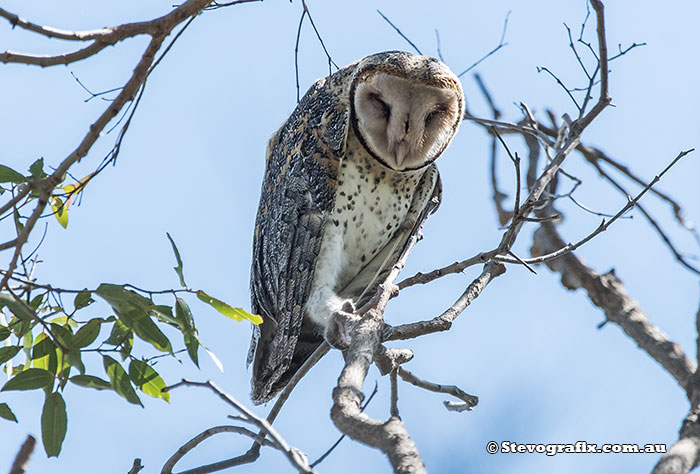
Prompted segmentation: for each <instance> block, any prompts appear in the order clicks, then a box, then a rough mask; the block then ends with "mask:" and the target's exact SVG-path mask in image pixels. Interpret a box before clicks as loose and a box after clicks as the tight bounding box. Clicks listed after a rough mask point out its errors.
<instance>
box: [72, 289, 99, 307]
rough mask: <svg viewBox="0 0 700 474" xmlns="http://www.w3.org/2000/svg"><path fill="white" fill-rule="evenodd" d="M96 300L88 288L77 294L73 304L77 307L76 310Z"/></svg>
mask: <svg viewBox="0 0 700 474" xmlns="http://www.w3.org/2000/svg"><path fill="white" fill-rule="evenodd" d="M94 302H95V300H93V299H92V293H90V292H89V291H87V290H83V291H81V292H80V293H78V294H77V295H75V299H74V300H73V306H74V307H75V309H76V310H78V309H81V308H84V307H86V306H88V305H90V304H92V303H94Z"/></svg>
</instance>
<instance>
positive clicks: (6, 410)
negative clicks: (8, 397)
mask: <svg viewBox="0 0 700 474" xmlns="http://www.w3.org/2000/svg"><path fill="white" fill-rule="evenodd" d="M0 417H2V418H5V419H6V420H10V421H14V422H15V423H17V417H16V416H15V414H14V413H12V410H10V406H9V405H8V404H7V403H0Z"/></svg>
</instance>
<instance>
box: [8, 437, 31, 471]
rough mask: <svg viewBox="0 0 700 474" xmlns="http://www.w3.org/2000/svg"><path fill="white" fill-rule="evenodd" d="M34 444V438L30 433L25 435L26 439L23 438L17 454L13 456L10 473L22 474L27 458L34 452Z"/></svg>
mask: <svg viewBox="0 0 700 474" xmlns="http://www.w3.org/2000/svg"><path fill="white" fill-rule="evenodd" d="M34 446H36V439H35V438H34V436H32V435H27V439H26V440H24V443H22V447H21V448H19V452H18V453H17V456H15V460H14V462H13V463H12V467H11V468H10V474H24V471H25V469H26V468H27V463H28V462H29V458H31V456H32V453H33V452H34Z"/></svg>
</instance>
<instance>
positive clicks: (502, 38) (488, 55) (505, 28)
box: [457, 10, 511, 77]
mask: <svg viewBox="0 0 700 474" xmlns="http://www.w3.org/2000/svg"><path fill="white" fill-rule="evenodd" d="M510 13H511V12H510V10H509V11H508V13H506V19H505V20H504V21H503V31H501V39H500V40H499V41H498V46H496V47H495V48H493V49H492V50H491V51H489V52H488V53H486V54H485V55H484V56H482V57H481V59H479V60H478V61H476V62H475V63H474V64H472V65H471V66H469V67H468V68H466V69H465V70H464V71H462V72H460V73H459V74H457V77H462V76H463V75H465V74H466V73H468V72H469V71H471V70H472V69H474V68H475V67H477V66H478V65H479V64H481V63H482V62H484V61H485V60H486V59H488V58H489V57H490V56H493V55H494V54H495V53H496V52H497V51H498V50H499V49H501V48H503V47H504V46H508V43H506V42H504V40H505V39H506V31H507V30H508V18H509V17H510Z"/></svg>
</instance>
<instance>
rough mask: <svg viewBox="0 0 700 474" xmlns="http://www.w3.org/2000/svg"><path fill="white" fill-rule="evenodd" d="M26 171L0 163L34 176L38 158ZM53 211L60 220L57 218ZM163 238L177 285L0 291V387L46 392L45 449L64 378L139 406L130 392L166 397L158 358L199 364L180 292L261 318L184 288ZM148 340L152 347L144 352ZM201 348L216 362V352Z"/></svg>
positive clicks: (53, 432) (54, 449)
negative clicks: (0, 380)
mask: <svg viewBox="0 0 700 474" xmlns="http://www.w3.org/2000/svg"><path fill="white" fill-rule="evenodd" d="M30 174H31V175H30V176H29V177H24V176H23V175H21V174H20V173H17V172H15V171H14V170H11V169H10V168H7V167H2V166H0V183H2V182H12V183H21V182H27V181H28V180H31V179H40V178H41V177H42V176H45V175H43V161H41V160H39V161H37V162H35V163H34V164H33V165H32V167H31V169H30ZM70 186H72V185H70ZM66 188H68V189H66ZM63 189H64V190H66V192H72V191H74V190H75V189H70V188H69V186H64V187H63ZM69 201H70V197H69V198H67V199H65V200H64V201H63V203H64V204H63V212H64V214H63V215H64V216H66V219H67V210H68V204H69ZM54 211H55V213H56V214H58V211H57V210H54ZM56 217H57V218H59V221H60V219H61V217H60V216H58V215H57V216H56ZM66 222H67V221H66ZM168 240H169V241H170V244H171V246H172V249H173V253H174V254H175V258H176V261H177V266H176V267H174V270H175V272H176V274H177V275H178V279H179V281H180V283H181V284H182V285H183V288H180V289H172V290H164V291H157V292H152V291H147V290H141V289H138V288H136V287H133V286H131V285H117V284H112V283H103V284H101V285H99V286H98V287H97V288H95V289H87V288H83V289H80V290H68V289H57V288H53V287H51V286H48V285H39V284H35V283H33V282H31V281H21V280H20V282H22V283H24V287H23V289H22V290H21V291H13V292H10V291H3V292H0V311H2V312H4V314H5V315H7V316H9V321H7V323H6V324H5V323H0V341H4V342H2V344H4V346H3V347H0V367H3V369H4V371H5V373H7V374H8V375H10V376H11V378H10V379H9V380H8V381H7V382H6V383H5V384H4V385H3V386H2V388H1V389H0V393H1V392H7V391H22V390H43V391H44V392H45V395H46V398H45V402H44V407H43V410H42V414H41V427H42V441H43V444H44V450H45V451H46V454H47V455H48V456H58V455H59V453H60V452H61V446H62V444H63V441H64V439H65V436H66V432H67V426H68V415H67V413H68V412H67V410H66V402H65V400H64V398H63V395H62V392H63V390H64V388H65V386H66V384H67V383H68V382H71V384H72V385H73V386H75V387H83V388H90V389H94V390H111V391H114V392H116V393H117V394H119V395H120V396H121V397H123V398H124V399H125V400H126V401H128V402H129V403H132V404H135V405H140V406H143V403H142V401H141V399H140V398H139V396H138V394H137V391H140V392H142V393H145V394H146V395H149V396H150V397H153V398H159V399H162V400H165V401H166V402H169V401H170V393H169V392H167V391H164V390H163V389H164V388H166V386H167V385H166V382H165V380H163V378H162V377H161V375H160V374H159V373H158V371H157V370H156V368H155V367H154V364H155V362H156V361H157V360H158V358H159V357H163V356H166V357H176V354H178V353H180V352H186V353H187V355H188V356H189V358H190V359H191V360H192V362H193V363H194V364H195V365H197V366H199V357H198V353H199V348H200V346H202V342H201V340H200V338H199V335H198V333H197V327H196V325H195V318H194V315H193V313H192V310H191V309H190V307H189V305H188V303H187V302H186V301H185V299H184V298H183V297H182V296H180V295H187V294H191V295H197V297H198V298H199V299H200V300H202V301H204V302H205V303H207V304H208V305H210V306H212V307H214V308H215V309H216V310H217V311H219V312H220V313H222V314H224V315H226V316H228V317H231V318H234V319H236V320H238V321H242V320H244V319H247V320H250V321H253V322H254V323H256V324H259V322H261V321H262V319H261V318H260V317H259V316H256V315H251V314H249V313H247V312H245V311H244V310H242V309H240V308H233V307H231V306H229V305H228V304H226V303H224V302H223V301H221V300H218V299H216V298H213V297H210V296H209V295H207V294H206V293H205V292H204V291H201V290H199V291H197V290H192V289H190V288H188V287H186V286H185V277H184V273H183V269H184V265H183V263H182V259H181V257H180V252H179V251H178V249H177V247H176V245H175V242H174V241H173V239H172V238H171V237H170V235H168ZM65 295H71V297H72V307H70V306H69V305H65V304H63V300H64V298H62V296H65ZM158 295H160V298H161V299H163V298H172V300H170V301H171V304H170V305H168V304H162V303H163V301H159V302H156V301H154V298H155V297H156V296H158ZM66 301H70V300H69V299H66ZM97 301H104V302H105V303H106V304H107V307H108V309H109V310H111V312H113V315H111V316H108V317H103V316H98V315H96V314H95V313H96V312H103V311H104V304H102V303H100V304H96V302H97ZM83 314H85V315H86V316H87V317H85V316H82V315H83ZM0 321H2V320H1V319H0ZM173 331H174V332H175V333H180V334H181V337H182V340H183V343H184V348H183V349H180V350H177V351H176V350H174V349H173V344H172V343H171V341H170V338H169V335H172V334H173ZM135 340H140V341H143V342H146V343H148V345H145V346H139V347H143V348H146V352H144V353H143V354H134V353H133V352H134V351H133V350H134V343H135ZM149 347H150V348H152V349H153V350H152V351H150V352H151V354H150V355H149V354H148V348H149ZM205 350H206V351H207V352H208V353H209V354H210V355H211V357H212V359H213V360H214V361H215V363H217V365H220V363H219V362H218V359H216V356H214V355H213V353H211V351H209V350H208V349H206V348H205ZM153 351H155V352H153ZM83 358H85V362H84V361H83ZM22 359H23V360H22ZM99 359H101V360H102V371H101V372H100V369H99V365H98V364H95V362H96V361H99ZM118 359H121V360H118ZM0 418H3V419H5V420H8V421H13V422H17V418H16V417H15V415H14V413H13V412H12V410H11V409H10V407H9V406H8V405H7V404H6V403H0Z"/></svg>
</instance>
